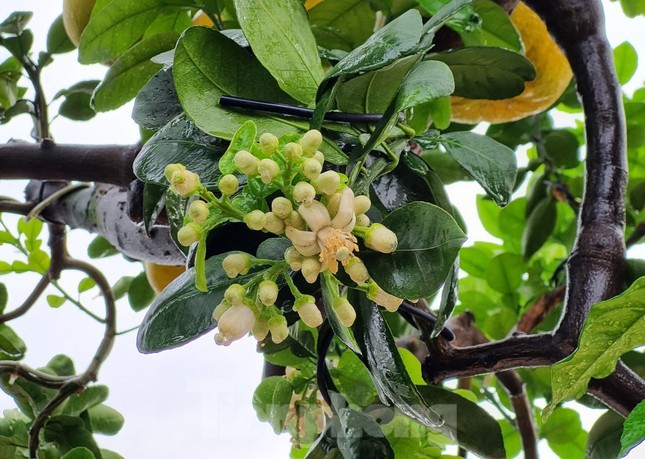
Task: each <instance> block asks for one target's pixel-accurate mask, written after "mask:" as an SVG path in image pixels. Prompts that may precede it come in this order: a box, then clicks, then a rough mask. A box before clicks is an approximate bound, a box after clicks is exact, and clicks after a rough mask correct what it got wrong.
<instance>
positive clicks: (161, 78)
mask: <svg viewBox="0 0 645 459" xmlns="http://www.w3.org/2000/svg"><path fill="white" fill-rule="evenodd" d="M182 111H183V110H182V108H181V103H180V102H179V98H178V97H177V92H176V91H175V83H174V81H173V77H172V70H170V69H161V70H159V71H158V72H157V73H155V74H154V76H153V77H152V78H150V80H148V82H147V83H146V84H145V85H144V86H143V88H141V91H139V94H137V98H136V99H135V100H134V109H133V110H132V119H133V120H134V121H135V122H136V123H137V124H138V125H139V126H143V127H145V128H146V129H153V130H157V129H161V128H163V127H164V126H165V125H166V124H167V123H169V122H170V121H171V120H172V119H173V118H174V117H176V116H177V115H179V114H181V113H182Z"/></svg>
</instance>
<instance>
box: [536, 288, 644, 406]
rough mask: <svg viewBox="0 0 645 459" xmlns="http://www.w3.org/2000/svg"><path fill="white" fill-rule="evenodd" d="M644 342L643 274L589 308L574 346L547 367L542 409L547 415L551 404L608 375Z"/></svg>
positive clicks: (576, 396) (570, 396)
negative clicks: (547, 391) (548, 387)
mask: <svg viewBox="0 0 645 459" xmlns="http://www.w3.org/2000/svg"><path fill="white" fill-rule="evenodd" d="M643 344H645V277H641V278H640V279H638V280H637V281H636V282H634V283H633V284H632V285H631V286H630V287H629V288H628V289H627V290H626V291H625V292H624V293H622V294H621V295H618V296H617V297H614V298H611V299H609V300H606V301H602V302H600V303H598V304H596V305H594V306H593V307H592V308H591V311H590V312H589V316H588V317H587V321H586V322H585V326H584V328H583V329H582V333H581V335H580V340H579V344H578V348H577V349H576V351H575V352H574V353H573V354H571V355H570V356H569V357H568V358H566V359H565V360H563V361H561V362H559V363H557V364H555V365H554V366H553V367H552V369H551V384H552V386H553V399H552V400H551V403H550V404H549V405H548V406H547V407H546V408H545V409H544V412H543V416H544V417H547V416H548V415H549V414H550V413H551V412H552V411H553V409H554V407H555V405H556V404H558V403H560V402H563V401H565V400H568V399H570V398H578V397H580V396H582V395H583V394H584V393H585V390H586V389H587V384H588V382H589V380H590V379H591V378H598V379H601V378H604V377H607V376H609V375H610V374H611V373H612V372H613V371H614V369H615V368H616V362H617V361H618V359H619V358H620V356H621V355H622V354H624V353H626V352H627V351H631V350H632V349H634V348H636V347H638V346H642V345H643Z"/></svg>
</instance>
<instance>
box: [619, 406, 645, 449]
mask: <svg viewBox="0 0 645 459" xmlns="http://www.w3.org/2000/svg"><path fill="white" fill-rule="evenodd" d="M643 439H645V401H641V402H640V403H639V404H638V405H636V408H634V409H633V410H632V412H631V413H629V416H627V419H625V423H624V424H623V433H622V435H621V436H620V445H621V449H620V453H619V456H620V457H622V456H624V455H626V454H627V453H628V452H629V450H631V449H632V448H634V447H635V446H636V445H638V444H640V443H641V442H642V441H643Z"/></svg>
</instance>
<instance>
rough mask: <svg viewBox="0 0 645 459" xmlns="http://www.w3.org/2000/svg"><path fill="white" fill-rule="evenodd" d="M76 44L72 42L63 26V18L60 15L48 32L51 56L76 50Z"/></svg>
mask: <svg viewBox="0 0 645 459" xmlns="http://www.w3.org/2000/svg"><path fill="white" fill-rule="evenodd" d="M75 48H76V46H74V43H72V42H71V40H70V39H69V37H68V36H67V32H65V26H64V25H63V16H62V15H60V16H58V17H57V18H56V19H54V22H53V23H52V25H51V27H50V28H49V31H48V32H47V52H48V53H49V54H63V53H67V52H69V51H72V50H73V49H75Z"/></svg>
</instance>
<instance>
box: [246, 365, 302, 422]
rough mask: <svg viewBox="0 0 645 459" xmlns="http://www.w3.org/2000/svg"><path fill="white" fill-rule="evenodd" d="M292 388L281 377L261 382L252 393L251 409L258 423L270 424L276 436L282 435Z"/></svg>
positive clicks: (273, 377) (271, 377)
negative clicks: (253, 410)
mask: <svg viewBox="0 0 645 459" xmlns="http://www.w3.org/2000/svg"><path fill="white" fill-rule="evenodd" d="M292 394H293V386H292V385H291V383H290V382H289V381H287V380H286V378H284V377H282V376H270V377H268V378H265V379H263V380H262V382H261V383H260V385H259V386H258V387H257V389H255V392H254V393H253V402H252V403H253V408H254V409H255V413H256V414H257V416H258V419H259V420H260V421H266V422H268V423H269V424H271V427H272V428H273V431H274V432H275V433H276V434H280V433H282V431H283V430H284V425H285V422H286V417H287V412H288V411H289V402H290V401H291V395H292Z"/></svg>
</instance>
